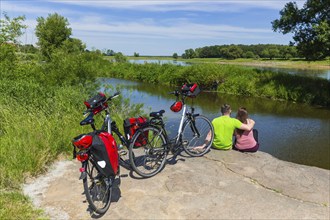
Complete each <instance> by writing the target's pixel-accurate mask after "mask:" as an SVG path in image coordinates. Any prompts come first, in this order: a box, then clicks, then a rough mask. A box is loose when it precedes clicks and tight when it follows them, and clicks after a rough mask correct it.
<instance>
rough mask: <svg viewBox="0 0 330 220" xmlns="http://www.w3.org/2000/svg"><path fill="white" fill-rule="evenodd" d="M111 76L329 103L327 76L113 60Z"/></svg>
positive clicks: (314, 102)
mask: <svg viewBox="0 0 330 220" xmlns="http://www.w3.org/2000/svg"><path fill="white" fill-rule="evenodd" d="M108 76H109V77H117V78H124V79H131V80H137V81H142V82H148V83H154V84H167V85H182V84H183V83H185V82H197V83H198V84H199V85H200V86H201V87H202V88H204V89H206V90H216V91H218V92H221V93H227V94H235V95H244V96H254V97H266V98H270V99H277V100H288V101H293V102H300V103H307V104H311V105H321V106H327V107H329V106H330V97H329V96H330V95H329V94H330V82H329V81H327V80H325V79H318V78H309V77H302V76H298V75H290V74H278V73H272V72H269V71H259V70H255V69H251V68H245V67H240V66H237V65H235V66H233V65H218V64H198V65H192V66H176V65H170V64H166V65H158V64H150V63H148V64H143V65H138V64H130V63H112V66H111V68H110V71H109V75H108Z"/></svg>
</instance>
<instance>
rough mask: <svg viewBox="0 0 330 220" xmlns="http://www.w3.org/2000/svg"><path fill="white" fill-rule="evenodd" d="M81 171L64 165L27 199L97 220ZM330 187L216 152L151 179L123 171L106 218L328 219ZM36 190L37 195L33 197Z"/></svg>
mask: <svg viewBox="0 0 330 220" xmlns="http://www.w3.org/2000/svg"><path fill="white" fill-rule="evenodd" d="M79 167H80V165H79V163H78V162H76V161H71V160H65V161H61V162H59V163H57V164H55V166H54V167H52V168H51V169H50V170H51V172H50V173H49V174H47V175H46V176H43V177H40V178H38V179H36V180H34V181H31V182H30V183H29V184H26V185H25V187H24V191H25V193H27V194H28V195H29V196H30V197H32V199H33V201H34V204H35V205H37V206H38V207H40V208H42V209H44V210H46V213H48V214H49V215H50V217H51V219H59V218H61V219H91V214H90V213H89V212H88V209H87V207H88V204H87V202H86V201H85V200H86V199H85V197H84V195H83V194H82V192H83V187H82V183H81V181H80V180H78V178H79V171H78V170H79ZM58 170H61V172H60V173H61V175H57V174H58ZM50 179H51V180H50ZM43 181H46V182H47V183H46V184H43ZM329 181H330V171H329V170H324V169H320V168H316V167H308V166H304V165H298V164H293V163H290V162H285V161H281V160H278V159H276V158H274V157H272V156H270V155H269V154H267V153H263V152H257V153H255V154H246V153H240V152H236V151H218V150H211V152H209V153H208V154H207V155H205V156H204V157H201V158H189V157H182V156H179V157H177V158H175V159H172V160H169V161H168V164H167V165H166V167H165V169H164V170H163V171H162V172H161V173H159V174H158V175H156V176H155V177H152V178H149V179H136V176H135V175H134V173H133V174H132V173H130V172H129V171H127V170H124V169H122V178H121V185H120V188H115V190H114V195H113V202H112V204H111V206H110V208H109V210H108V212H107V213H106V214H105V215H104V216H103V218H104V219H329V217H330V216H329V215H330V214H329V213H330V212H329V210H330V206H329V204H330V201H329V200H330V195H329V187H330V184H329ZM43 186H45V187H43ZM33 187H36V188H38V190H36V191H34V190H27V189H33Z"/></svg>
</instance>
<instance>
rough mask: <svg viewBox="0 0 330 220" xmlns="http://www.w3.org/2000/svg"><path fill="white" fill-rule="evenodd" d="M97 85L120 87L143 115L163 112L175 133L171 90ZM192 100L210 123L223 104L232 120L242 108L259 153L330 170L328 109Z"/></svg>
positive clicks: (235, 99) (222, 98) (206, 95)
mask: <svg viewBox="0 0 330 220" xmlns="http://www.w3.org/2000/svg"><path fill="white" fill-rule="evenodd" d="M101 83H105V84H107V85H109V84H110V85H113V86H115V87H116V86H118V85H120V89H119V90H120V91H121V95H122V96H124V97H127V98H130V101H131V102H132V103H143V104H144V111H145V112H150V111H158V110H161V109H164V110H165V111H166V112H165V114H164V115H165V117H166V121H167V125H166V128H167V129H168V130H169V131H170V132H171V134H173V135H174V134H175V133H176V131H177V128H178V125H179V118H180V116H181V115H180V113H173V112H171V110H170V109H169V107H170V106H171V104H172V103H173V102H174V101H175V97H174V96H173V95H169V94H168V92H170V91H173V89H174V88H170V87H167V86H163V85H161V86H160V85H152V84H147V83H140V82H133V81H129V80H122V79H109V78H103V79H101ZM193 101H194V106H195V107H196V110H197V112H199V113H201V114H203V115H205V116H207V117H208V118H209V119H211V120H212V119H214V118H215V117H218V116H219V115H220V113H219V110H220V106H221V105H222V104H224V103H228V104H230V105H231V106H232V109H233V113H232V117H235V116H236V109H238V108H239V107H240V106H244V107H246V108H247V110H248V112H249V115H250V118H252V119H254V120H255V121H256V125H255V128H256V129H258V131H259V142H260V151H264V152H267V153H269V154H271V155H273V156H274V157H276V158H279V159H281V160H285V161H291V162H294V163H298V164H305V165H308V166H316V167H320V168H325V169H330V137H329V136H330V135H329V134H330V110H329V109H322V108H315V107H311V106H308V105H302V104H296V103H290V102H282V101H273V100H268V99H262V98H246V97H239V96H234V95H225V94H220V93H216V92H202V93H201V94H200V95H199V96H198V97H197V98H196V99H194V100H193ZM188 103H190V102H188Z"/></svg>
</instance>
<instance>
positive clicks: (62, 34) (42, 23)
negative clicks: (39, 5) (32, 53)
mask: <svg viewBox="0 0 330 220" xmlns="http://www.w3.org/2000/svg"><path fill="white" fill-rule="evenodd" d="M37 22H38V24H37V27H36V36H37V37H38V42H37V44H38V45H39V46H40V50H41V53H42V55H44V56H45V57H46V58H48V59H50V58H51V54H52V52H53V51H54V50H55V49H57V48H60V47H62V45H63V42H64V41H66V40H68V39H69V37H70V35H71V28H69V27H68V26H69V22H68V20H67V19H66V18H64V17H62V16H61V15H59V14H57V13H55V14H49V15H48V17H47V18H46V19H45V18H43V17H38V18H37Z"/></svg>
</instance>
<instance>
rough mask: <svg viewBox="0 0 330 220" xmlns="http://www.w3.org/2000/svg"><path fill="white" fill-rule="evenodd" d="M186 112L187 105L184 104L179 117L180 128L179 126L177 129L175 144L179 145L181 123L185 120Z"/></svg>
mask: <svg viewBox="0 0 330 220" xmlns="http://www.w3.org/2000/svg"><path fill="white" fill-rule="evenodd" d="M186 110H187V105H186V104H184V105H183V111H182V115H181V121H180V126H179V129H178V136H177V138H176V143H179V141H180V137H181V133H182V127H183V122H184V119H185V118H186Z"/></svg>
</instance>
